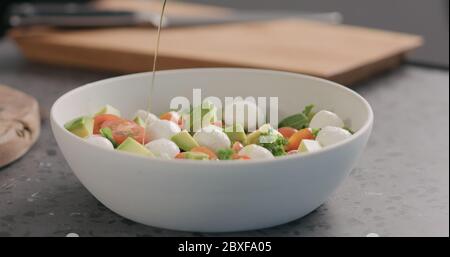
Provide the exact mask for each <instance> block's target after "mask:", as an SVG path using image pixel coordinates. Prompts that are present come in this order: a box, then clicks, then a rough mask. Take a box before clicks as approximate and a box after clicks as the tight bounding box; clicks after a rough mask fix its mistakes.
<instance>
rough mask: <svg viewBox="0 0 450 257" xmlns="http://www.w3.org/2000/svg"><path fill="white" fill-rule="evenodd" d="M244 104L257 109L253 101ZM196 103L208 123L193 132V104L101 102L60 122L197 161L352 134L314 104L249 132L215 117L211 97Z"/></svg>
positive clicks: (95, 138)
mask: <svg viewBox="0 0 450 257" xmlns="http://www.w3.org/2000/svg"><path fill="white" fill-rule="evenodd" d="M243 105H244V106H247V108H253V109H258V107H257V106H256V105H254V104H253V103H252V102H244V103H243ZM205 106H206V108H205ZM197 108H202V114H203V115H201V116H199V118H201V119H202V120H203V121H205V118H206V123H205V124H204V126H203V127H202V128H201V129H199V130H197V131H196V132H189V131H192V126H191V125H190V124H192V123H194V121H193V109H195V108H190V109H189V110H181V111H178V112H177V111H169V112H166V113H163V114H161V115H159V116H157V115H155V114H153V113H150V112H147V111H145V110H138V111H137V112H136V113H135V115H134V116H133V117H128V119H127V118H126V117H122V116H121V113H120V111H119V110H118V109H117V108H114V107H113V106H111V105H105V106H104V107H102V108H101V109H100V110H99V111H98V112H96V113H94V114H90V115H85V116H82V117H77V118H75V119H73V120H71V121H68V122H67V123H66V124H65V125H64V127H65V128H66V129H67V130H68V131H70V132H71V133H73V134H75V135H77V136H79V137H81V138H83V139H84V140H85V141H86V142H87V143H90V144H94V145H97V146H99V147H102V148H105V149H110V150H117V151H122V152H128V153H132V154H137V155H142V156H146V157H149V158H161V159H176V160H183V159H189V160H199V161H246V160H262V159H274V158H276V157H282V156H286V155H294V154H308V153H312V152H317V151H320V150H321V149H322V148H324V147H328V146H330V145H334V144H336V143H339V142H341V141H344V140H346V139H348V138H350V137H351V136H352V134H353V132H352V131H351V130H350V129H348V128H346V126H345V123H344V121H343V120H342V119H341V118H340V117H339V116H338V115H337V114H335V113H333V112H331V111H328V110H319V111H315V110H314V105H308V106H306V107H304V110H303V111H302V112H300V113H298V114H294V115H291V116H289V117H286V118H285V119H283V120H282V121H281V122H280V123H279V124H276V125H277V126H272V125H270V124H264V125H262V126H260V127H259V128H257V129H256V130H255V131H252V132H250V131H249V129H248V128H247V126H246V122H244V123H238V122H231V124H230V123H226V122H225V121H224V120H220V119H218V118H217V117H219V115H218V112H219V110H218V108H217V107H216V106H214V105H213V104H212V103H204V104H203V105H202V106H199V107H197ZM260 113H262V111H260V112H259V113H258V114H260ZM224 116H225V115H224ZM259 116H260V115H259ZM263 116H264V115H263ZM231 121H234V120H231ZM277 127H278V128H277Z"/></svg>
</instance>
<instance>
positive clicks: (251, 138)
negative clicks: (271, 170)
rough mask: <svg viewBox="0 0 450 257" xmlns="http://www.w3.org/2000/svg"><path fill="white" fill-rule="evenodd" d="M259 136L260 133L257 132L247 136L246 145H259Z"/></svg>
mask: <svg viewBox="0 0 450 257" xmlns="http://www.w3.org/2000/svg"><path fill="white" fill-rule="evenodd" d="M260 136H261V131H259V130H257V131H255V132H253V133H251V134H250V135H248V136H247V145H254V144H258V143H259V137H260Z"/></svg>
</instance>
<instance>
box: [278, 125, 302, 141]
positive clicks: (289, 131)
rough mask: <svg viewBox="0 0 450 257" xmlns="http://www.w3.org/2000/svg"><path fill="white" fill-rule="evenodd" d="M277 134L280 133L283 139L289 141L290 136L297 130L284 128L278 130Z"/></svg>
mask: <svg viewBox="0 0 450 257" xmlns="http://www.w3.org/2000/svg"><path fill="white" fill-rule="evenodd" d="M278 132H280V133H281V135H283V136H284V138H286V139H289V138H291V136H292V135H294V134H295V133H297V132H298V130H297V129H295V128H290V127H284V128H279V129H278Z"/></svg>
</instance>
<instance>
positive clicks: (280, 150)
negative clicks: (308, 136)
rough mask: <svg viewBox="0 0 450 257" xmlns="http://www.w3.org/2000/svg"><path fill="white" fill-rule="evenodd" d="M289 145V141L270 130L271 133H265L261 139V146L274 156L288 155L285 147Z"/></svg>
mask: <svg viewBox="0 0 450 257" xmlns="http://www.w3.org/2000/svg"><path fill="white" fill-rule="evenodd" d="M287 144H288V140H287V139H285V138H284V137H283V136H280V135H278V134H276V133H275V131H274V130H273V129H271V130H269V133H265V134H263V135H261V136H260V137H259V143H258V145H259V146H262V147H264V148H266V149H267V150H269V151H270V152H271V153H272V154H273V156H283V155H286V150H285V148H284V147H285V146H286V145H287Z"/></svg>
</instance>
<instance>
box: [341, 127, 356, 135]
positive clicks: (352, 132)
mask: <svg viewBox="0 0 450 257" xmlns="http://www.w3.org/2000/svg"><path fill="white" fill-rule="evenodd" d="M343 129H345V130H347V131H348V132H350V134H352V135H353V134H355V131H353V130H351V129H350V128H348V127H344V128H343Z"/></svg>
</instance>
